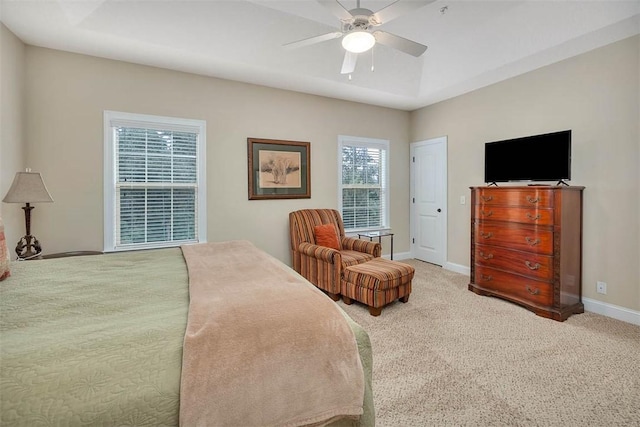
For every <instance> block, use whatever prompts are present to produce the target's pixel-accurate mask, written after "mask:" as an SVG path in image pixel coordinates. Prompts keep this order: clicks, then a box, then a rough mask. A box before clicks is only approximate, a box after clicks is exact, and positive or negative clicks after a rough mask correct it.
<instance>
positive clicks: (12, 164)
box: [0, 23, 26, 257]
mask: <svg viewBox="0 0 640 427" xmlns="http://www.w3.org/2000/svg"><path fill="white" fill-rule="evenodd" d="M25 49H26V48H25V45H24V44H23V43H22V42H21V41H20V40H19V39H18V38H17V37H16V36H15V35H14V34H13V33H12V32H11V31H9V30H8V29H7V27H5V26H4V24H2V23H0V200H2V198H4V196H5V194H7V191H9V187H11V183H12V182H13V177H14V176H15V174H16V172H18V171H20V170H22V169H23V168H24V167H25V149H24V147H25V126H26V125H25V79H24V72H25ZM0 217H2V221H3V222H4V224H5V235H6V238H7V244H8V246H9V252H10V253H11V254H12V257H13V256H14V251H13V248H14V247H15V244H16V243H17V241H18V239H20V237H22V236H23V235H24V233H25V228H24V211H23V210H22V209H20V205H17V204H7V203H0Z"/></svg>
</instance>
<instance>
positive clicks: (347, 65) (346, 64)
mask: <svg viewBox="0 0 640 427" xmlns="http://www.w3.org/2000/svg"><path fill="white" fill-rule="evenodd" d="M357 62H358V54H357V53H353V52H349V51H348V50H347V51H345V53H344V61H342V70H340V74H351V73H353V71H354V70H355V69H356V63H357Z"/></svg>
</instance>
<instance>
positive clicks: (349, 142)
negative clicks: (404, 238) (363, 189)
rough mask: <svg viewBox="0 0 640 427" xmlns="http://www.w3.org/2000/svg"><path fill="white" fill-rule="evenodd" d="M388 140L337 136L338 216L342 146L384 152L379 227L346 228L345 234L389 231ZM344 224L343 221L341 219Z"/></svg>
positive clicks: (341, 200) (341, 203)
mask: <svg viewBox="0 0 640 427" xmlns="http://www.w3.org/2000/svg"><path fill="white" fill-rule="evenodd" d="M389 145H390V143H389V140H387V139H377V138H367V137H359V136H348V135H338V211H339V212H340V215H343V213H342V209H343V198H342V190H343V188H344V187H343V184H342V166H343V165H342V148H343V147H344V146H347V147H352V146H359V147H366V148H375V149H381V150H384V151H385V159H384V164H383V165H382V166H383V175H384V176H383V178H384V179H383V180H382V183H381V188H382V195H383V206H382V209H381V212H380V215H381V226H380V227H366V228H346V227H345V232H346V233H351V234H356V233H358V232H361V233H362V232H370V231H387V230H390V229H391V217H390V205H389V198H390V195H389V188H390V182H391V177H390V176H389V164H390V157H391V153H390V150H389ZM343 222H344V219H343Z"/></svg>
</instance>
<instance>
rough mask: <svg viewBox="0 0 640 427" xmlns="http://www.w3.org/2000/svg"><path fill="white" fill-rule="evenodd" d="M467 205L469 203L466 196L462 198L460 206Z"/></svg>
mask: <svg viewBox="0 0 640 427" xmlns="http://www.w3.org/2000/svg"><path fill="white" fill-rule="evenodd" d="M465 203H467V198H466V197H464V196H460V204H461V205H464V204H465Z"/></svg>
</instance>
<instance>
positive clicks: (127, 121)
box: [104, 111, 207, 252]
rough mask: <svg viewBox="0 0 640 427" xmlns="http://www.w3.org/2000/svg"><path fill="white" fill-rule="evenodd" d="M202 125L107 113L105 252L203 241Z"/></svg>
mask: <svg viewBox="0 0 640 427" xmlns="http://www.w3.org/2000/svg"><path fill="white" fill-rule="evenodd" d="M205 126H206V125H205V122H204V121H202V120H187V119H177V118H171V117H159V116H148V115H141V114H129V113H119V112H115V111H105V113H104V132H105V135H104V141H105V153H104V154H105V155H104V197H105V201H104V206H105V212H104V218H105V222H104V250H105V252H109V251H118V250H131V249H147V248H158V247H168V246H178V245H181V244H183V243H195V242H204V241H206V235H207V230H206V198H205V197H206V196H205V183H206V176H205V170H206V169H205V146H206V143H205Z"/></svg>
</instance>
